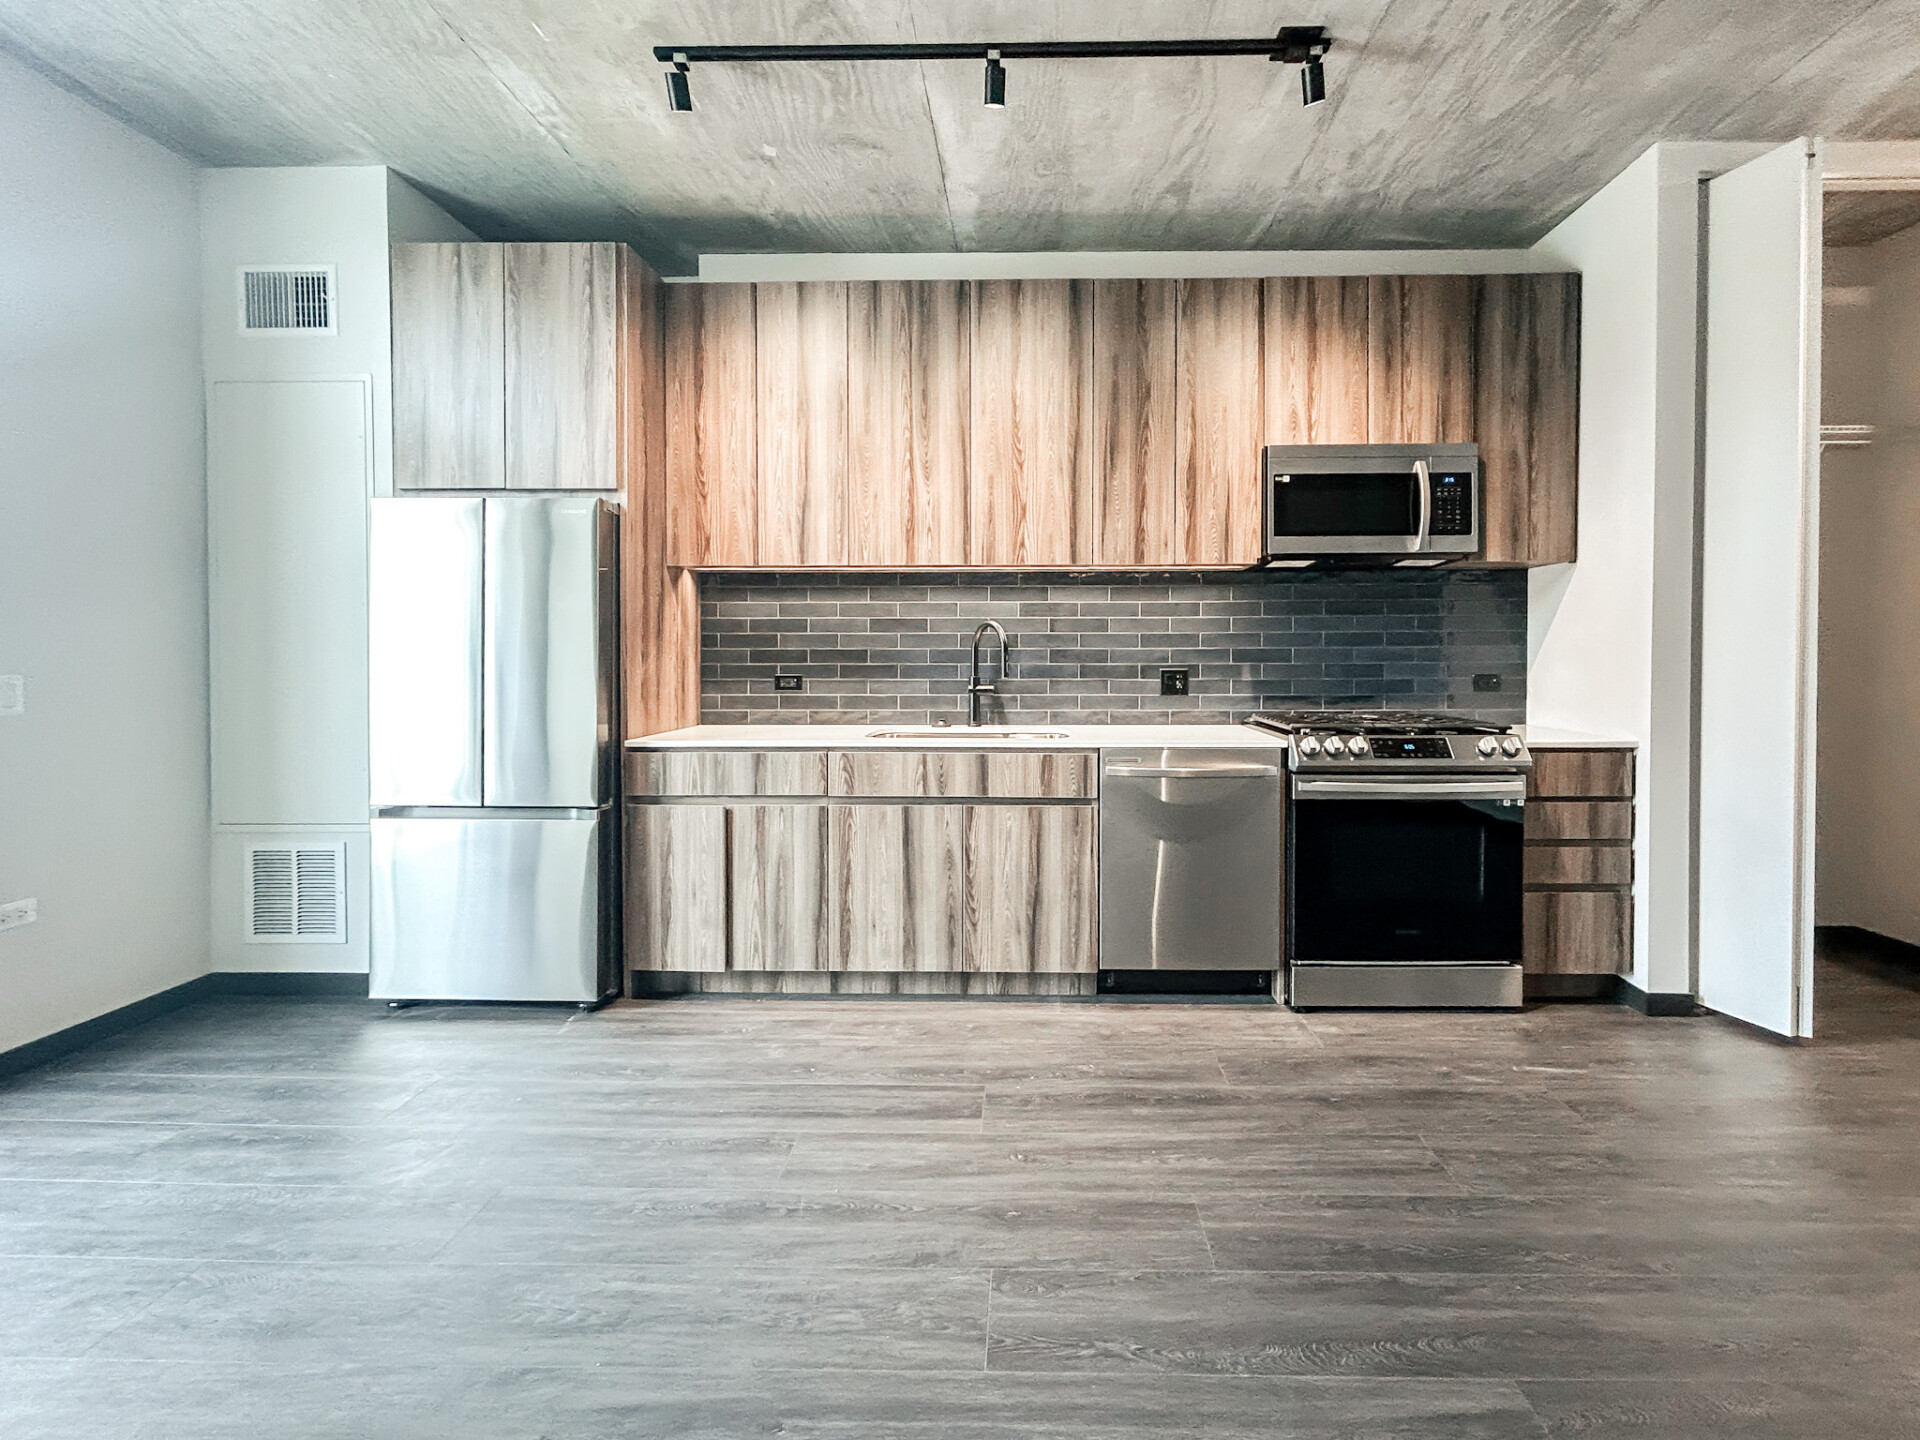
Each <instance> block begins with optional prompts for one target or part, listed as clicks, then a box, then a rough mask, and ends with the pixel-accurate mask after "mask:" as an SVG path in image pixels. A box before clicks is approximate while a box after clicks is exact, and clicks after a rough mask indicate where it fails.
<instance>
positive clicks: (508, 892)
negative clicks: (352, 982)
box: [372, 811, 608, 1003]
mask: <svg viewBox="0 0 1920 1440" xmlns="http://www.w3.org/2000/svg"><path fill="white" fill-rule="evenodd" d="M607 814H608V812H606V811H584V812H579V813H577V814H575V815H570V816H541V817H538V818H529V817H521V816H489V817H485V818H464V817H441V816H435V817H431V818H426V817H419V816H406V817H392V816H380V817H376V818H375V819H374V821H373V827H372V828H373V926H372V938H373V963H372V970H373V974H372V994H373V996H374V997H375V998H376V999H383V1000H562V1001H575V1002H581V1003H585V1002H591V1001H596V1000H598V999H600V998H601V997H602V994H603V984H602V975H603V966H602V955H603V950H602V945H603V936H602V927H601V916H600V886H601V883H602V867H601V853H602V847H603V845H605V844H606V843H607V836H606V835H605V833H604V827H605V825H606V823H607V821H606V817H607Z"/></svg>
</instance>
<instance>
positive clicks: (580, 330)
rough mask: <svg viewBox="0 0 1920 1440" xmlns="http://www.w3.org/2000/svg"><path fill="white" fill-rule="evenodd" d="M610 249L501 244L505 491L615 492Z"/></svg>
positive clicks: (614, 256)
mask: <svg viewBox="0 0 1920 1440" xmlns="http://www.w3.org/2000/svg"><path fill="white" fill-rule="evenodd" d="M619 248H620V247H618V246H616V245H611V244H600V245H507V246H503V247H502V249H503V250H504V252H505V254H504V259H503V265H504V269H505V275H504V288H505V330H506V485H507V488H508V489H510V490H617V489H619V488H620V440H619V431H620V401H619V391H618V381H619V372H620V324H619V319H620V300H619V292H620V283H619V254H618V252H619Z"/></svg>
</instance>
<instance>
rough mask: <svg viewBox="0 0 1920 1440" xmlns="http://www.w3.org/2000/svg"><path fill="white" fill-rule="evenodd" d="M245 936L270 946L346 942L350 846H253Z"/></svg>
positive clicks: (248, 879) (248, 851)
mask: <svg viewBox="0 0 1920 1440" xmlns="http://www.w3.org/2000/svg"><path fill="white" fill-rule="evenodd" d="M247 939H248V940H249V941H252V942H253V943H255V944H262V945H270V944H279V945H329V944H331V945H343V944H345V943H346V939H347V847H346V846H345V845H344V844H339V845H249V846H248V847H247Z"/></svg>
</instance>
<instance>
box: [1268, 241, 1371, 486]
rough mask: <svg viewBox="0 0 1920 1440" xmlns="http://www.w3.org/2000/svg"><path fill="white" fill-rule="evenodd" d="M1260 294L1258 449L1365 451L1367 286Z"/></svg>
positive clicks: (1328, 280) (1279, 288)
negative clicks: (1262, 408)
mask: <svg viewBox="0 0 1920 1440" xmlns="http://www.w3.org/2000/svg"><path fill="white" fill-rule="evenodd" d="M1263 286H1264V291H1265V293H1264V295H1263V297H1262V313H1261V351H1262V360H1263V364H1264V388H1265V391H1266V424H1265V426H1264V430H1265V434H1264V437H1263V441H1262V443H1264V444H1267V445H1357V444H1364V443H1366V440H1367V436H1368V419H1367V393H1368V368H1369V364H1370V357H1369V355H1368V343H1367V342H1368V325H1367V308H1368V291H1369V289H1370V285H1369V282H1368V280H1367V279H1366V277H1364V276H1338V275H1308V276H1288V277H1286V278H1283V279H1274V280H1267V281H1265V282H1263ZM1252 473H1253V474H1255V475H1257V474H1258V471H1254V472H1252ZM1247 488H1248V489H1249V490H1252V489H1254V482H1253V481H1249V482H1248V487H1247Z"/></svg>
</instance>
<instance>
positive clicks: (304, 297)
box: [240, 265, 334, 335]
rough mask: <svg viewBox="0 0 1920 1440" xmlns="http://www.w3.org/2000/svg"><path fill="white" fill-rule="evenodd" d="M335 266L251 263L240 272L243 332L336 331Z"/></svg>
mask: <svg viewBox="0 0 1920 1440" xmlns="http://www.w3.org/2000/svg"><path fill="white" fill-rule="evenodd" d="M333 274H334V272H333V266H331V265H249V266H247V267H246V268H245V269H243V270H242V271H241V272H240V333H241V334H243V335H331V334H333V333H334V315H333V305H334V299H333Z"/></svg>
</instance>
